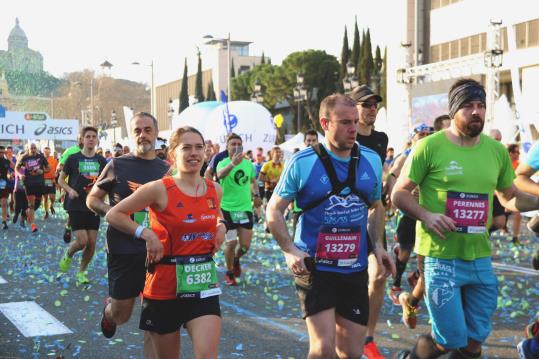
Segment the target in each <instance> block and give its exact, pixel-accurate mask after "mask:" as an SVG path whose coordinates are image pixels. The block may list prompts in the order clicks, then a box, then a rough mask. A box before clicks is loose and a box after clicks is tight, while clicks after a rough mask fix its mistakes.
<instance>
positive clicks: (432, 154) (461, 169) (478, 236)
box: [404, 131, 515, 260]
mask: <svg viewBox="0 0 539 359" xmlns="http://www.w3.org/2000/svg"><path fill="white" fill-rule="evenodd" d="M480 136H481V138H480V141H479V143H478V144H477V145H475V146H473V147H461V146H458V145H455V144H454V143H452V142H451V141H449V139H448V138H447V136H446V134H445V131H440V132H438V133H436V134H433V135H431V136H429V137H427V138H425V139H423V140H421V141H419V142H418V143H417V144H416V146H415V147H414V151H413V152H412V154H411V156H412V157H411V160H412V161H411V163H410V166H409V168H406V172H404V173H406V175H407V176H408V178H409V179H410V180H411V181H413V182H414V183H416V184H418V185H419V189H420V192H419V204H420V205H421V206H422V207H424V208H426V209H427V210H428V211H430V212H433V213H444V214H445V215H447V216H449V217H451V218H453V219H454V220H457V223H458V227H459V231H457V232H448V233H445V236H446V239H441V238H440V237H438V236H437V235H436V234H434V233H432V232H428V231H427V230H426V228H425V226H424V225H423V223H421V222H420V221H418V222H417V228H416V229H417V236H416V247H415V250H416V252H417V253H418V254H420V255H423V256H429V257H436V258H443V259H455V258H459V259H463V260H474V259H476V258H483V257H490V256H491V248H490V241H489V233H488V228H489V227H490V223H491V221H492V198H493V193H494V190H495V189H506V188H509V187H511V185H512V184H513V180H514V177H515V174H514V171H513V167H512V166H511V160H510V158H509V155H508V152H507V149H506V148H505V147H504V146H503V145H502V144H500V143H499V142H496V141H494V140H493V139H491V138H489V137H488V136H485V135H483V134H481V135H480ZM405 167H408V166H405Z"/></svg>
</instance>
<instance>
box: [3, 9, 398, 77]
mask: <svg viewBox="0 0 539 359" xmlns="http://www.w3.org/2000/svg"><path fill="white" fill-rule="evenodd" d="M394 1H404V0H377V1H368V2H367V1H366V0H355V1H352V0H342V1H341V0H337V1H334V2H327V3H326V2H320V3H318V2H317V1H312V0H289V1H284V0H273V1H257V0H250V1H249V0H224V1H223V0H222V1H214V0H207V1H201V0H195V1H190V2H187V1H178V0H153V1H144V0H131V1H125V0H92V1H80V0H2V2H1V11H0V50H7V38H8V35H9V32H10V31H11V29H12V28H13V26H14V25H15V18H16V17H18V18H19V20H20V26H21V28H22V29H23V30H24V31H25V33H26V35H27V37H28V40H29V47H30V48H31V49H33V50H36V51H39V52H40V53H41V54H42V55H43V58H44V69H45V71H48V72H49V73H51V74H53V75H55V76H57V77H61V76H63V74H65V73H68V72H72V71H80V70H83V69H92V70H95V71H96V72H97V73H100V72H101V68H100V67H99V64H101V63H103V61H104V60H105V59H106V60H108V61H109V62H110V63H112V64H113V65H114V66H113V68H112V72H111V74H112V76H113V77H116V78H125V79H129V80H133V81H139V82H144V83H148V84H149V83H150V79H151V69H150V67H149V66H135V65H132V63H133V62H139V63H141V64H143V65H149V64H150V63H151V62H152V61H153V62H154V76H155V85H156V86H157V85H159V84H163V83H166V82H170V81H174V80H177V79H179V78H180V76H181V74H182V72H183V63H184V58H187V63H188V67H189V74H190V75H191V74H194V73H195V72H196V54H197V47H198V48H200V50H201V53H202V61H203V68H204V69H206V68H209V67H211V66H212V64H213V62H212V61H211V59H212V56H211V51H213V50H212V49H211V48H209V47H208V46H207V45H204V39H203V38H202V37H203V36H204V35H206V34H211V35H213V36H215V37H220V38H226V37H227V36H228V33H230V36H231V39H232V40H240V41H252V42H253V43H252V44H251V47H250V55H253V56H260V55H261V54H262V52H264V54H265V55H266V56H267V57H271V60H272V63H273V64H280V63H281V61H282V60H283V59H284V58H286V56H287V55H288V54H290V53H292V52H294V51H301V50H307V49H319V50H325V51H326V52H328V53H329V54H332V55H335V56H337V57H338V58H339V57H340V52H341V47H342V39H343V32H344V26H345V25H346V26H347V27H348V36H349V41H350V46H351V45H352V38H353V26H354V18H355V16H357V20H358V25H359V28H360V31H361V29H362V28H365V29H366V28H367V27H369V28H370V30H371V39H372V43H373V50H374V48H375V46H376V44H379V45H381V46H385V45H387V44H388V43H389V42H391V41H397V42H400V41H401V39H400V37H399V36H400V35H399V32H398V31H391V30H390V26H391V25H390V24H391V23H392V16H396V15H397V14H391V12H390V11H389V14H387V12H388V11H387V10H388V9H390V8H391V6H390V5H391V2H394Z"/></svg>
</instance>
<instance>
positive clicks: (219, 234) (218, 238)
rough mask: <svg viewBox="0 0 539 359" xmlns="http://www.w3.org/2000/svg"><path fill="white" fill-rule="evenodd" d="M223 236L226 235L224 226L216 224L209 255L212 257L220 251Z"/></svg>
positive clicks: (223, 239)
mask: <svg viewBox="0 0 539 359" xmlns="http://www.w3.org/2000/svg"><path fill="white" fill-rule="evenodd" d="M225 235H226V226H225V224H224V223H217V228H216V230H215V245H214V248H213V251H212V253H211V255H212V256H213V255H214V254H215V253H217V252H219V251H220V250H221V246H222V245H223V243H224V241H225Z"/></svg>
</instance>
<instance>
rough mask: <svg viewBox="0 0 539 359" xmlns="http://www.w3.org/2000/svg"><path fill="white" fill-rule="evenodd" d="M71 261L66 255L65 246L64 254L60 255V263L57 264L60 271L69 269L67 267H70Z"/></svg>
mask: <svg viewBox="0 0 539 359" xmlns="http://www.w3.org/2000/svg"><path fill="white" fill-rule="evenodd" d="M71 261H72V259H71V258H69V257H68V255H67V248H66V250H65V252H64V255H63V256H62V259H60V263H59V265H58V266H59V267H60V272H64V273H66V272H67V271H68V270H69V267H71Z"/></svg>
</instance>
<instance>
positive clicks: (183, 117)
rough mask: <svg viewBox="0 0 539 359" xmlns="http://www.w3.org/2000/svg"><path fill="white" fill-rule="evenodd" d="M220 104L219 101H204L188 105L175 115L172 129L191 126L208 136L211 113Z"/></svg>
mask: <svg viewBox="0 0 539 359" xmlns="http://www.w3.org/2000/svg"><path fill="white" fill-rule="evenodd" d="M220 104H221V103H220V102H218V101H204V102H199V103H196V104H194V105H191V106H189V107H187V108H186V109H185V110H183V111H182V113H180V114H179V115H177V114H176V115H174V117H173V118H172V129H173V130H175V129H177V128H179V127H182V126H191V127H194V128H196V129H197V130H199V131H200V132H201V133H202V135H203V136H204V137H207V136H208V131H207V129H206V127H207V124H208V118H209V115H210V113H211V112H212V111H213V110H214V109H215V108H216V107H218V106H219V105H220ZM169 136H170V134H169ZM167 138H168V137H167Z"/></svg>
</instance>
